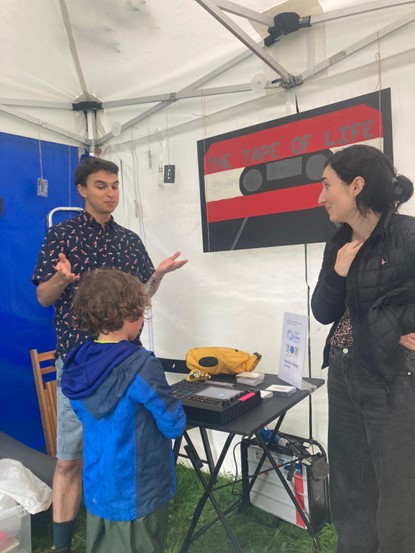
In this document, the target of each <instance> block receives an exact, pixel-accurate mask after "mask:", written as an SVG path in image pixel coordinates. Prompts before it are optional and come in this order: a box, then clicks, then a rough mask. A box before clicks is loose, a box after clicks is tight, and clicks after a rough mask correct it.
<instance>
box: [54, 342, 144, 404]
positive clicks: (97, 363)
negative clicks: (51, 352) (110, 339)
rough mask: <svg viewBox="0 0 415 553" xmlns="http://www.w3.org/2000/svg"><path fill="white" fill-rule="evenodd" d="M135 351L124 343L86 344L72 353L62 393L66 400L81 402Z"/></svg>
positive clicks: (130, 344)
mask: <svg viewBox="0 0 415 553" xmlns="http://www.w3.org/2000/svg"><path fill="white" fill-rule="evenodd" d="M137 349H138V348H137V346H135V345H134V344H132V343H130V342H128V341H127V340H122V341H121V342H117V343H108V344H105V343H99V342H95V341H94V340H92V339H89V340H87V341H86V342H85V343H84V344H82V345H80V346H77V347H76V348H74V349H73V350H71V351H70V353H69V354H68V355H67V357H66V360H65V364H64V366H63V374H62V392H63V393H64V394H65V396H67V397H68V398H69V399H84V398H86V397H88V396H90V395H92V394H93V393H94V392H95V391H96V390H97V389H98V388H99V387H100V385H101V384H102V383H103V382H104V380H105V379H106V378H107V377H108V375H109V374H110V373H111V371H112V369H113V368H114V367H116V366H117V365H119V364H120V363H122V362H123V361H124V360H125V359H126V358H127V357H129V356H130V355H132V354H133V353H134V352H135V351H137Z"/></svg>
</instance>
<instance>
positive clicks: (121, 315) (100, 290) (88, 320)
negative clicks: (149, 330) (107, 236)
mask: <svg viewBox="0 0 415 553" xmlns="http://www.w3.org/2000/svg"><path fill="white" fill-rule="evenodd" d="M148 307H150V296H149V295H148V292H147V289H146V287H145V286H144V284H142V282H141V281H140V280H139V279H138V278H137V277H135V276H133V275H130V274H129V273H124V272H122V271H120V270H118V269H95V270H93V271H89V272H87V273H85V275H83V276H82V277H81V280H80V283H79V288H78V290H77V291H76V293H75V297H74V300H73V323H74V326H75V327H76V328H78V329H79V330H85V331H87V332H89V333H90V334H91V335H92V336H98V334H100V333H101V332H102V333H103V334H107V333H108V332H111V331H114V330H119V329H120V328H121V327H122V325H123V321H125V320H130V321H137V320H138V319H140V317H142V316H143V315H144V311H145V310H146V308H148Z"/></svg>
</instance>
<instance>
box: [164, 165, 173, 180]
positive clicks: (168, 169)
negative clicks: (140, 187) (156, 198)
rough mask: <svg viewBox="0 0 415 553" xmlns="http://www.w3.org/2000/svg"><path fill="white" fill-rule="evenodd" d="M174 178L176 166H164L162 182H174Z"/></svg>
mask: <svg viewBox="0 0 415 553" xmlns="http://www.w3.org/2000/svg"><path fill="white" fill-rule="evenodd" d="M175 176H176V166H175V165H165V166H164V182H174V179H175Z"/></svg>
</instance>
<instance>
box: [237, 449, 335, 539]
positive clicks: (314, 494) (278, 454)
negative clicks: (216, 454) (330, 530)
mask: <svg viewBox="0 0 415 553" xmlns="http://www.w3.org/2000/svg"><path fill="white" fill-rule="evenodd" d="M270 449H271V453H272V456H273V458H274V460H275V462H276V464H277V465H285V466H284V467H281V468H280V470H281V473H282V474H283V475H284V478H285V480H286V482H287V484H288V486H289V487H290V489H291V491H292V493H293V494H294V496H295V498H296V500H297V502H298V503H299V505H300V506H301V507H302V509H303V511H304V513H305V514H306V516H307V518H308V520H309V521H310V524H311V527H312V528H313V530H315V531H318V530H320V529H321V528H322V527H323V526H324V524H325V523H326V522H329V519H330V516H329V500H328V482H327V478H319V479H317V478H315V477H314V476H313V474H312V470H311V464H310V459H311V463H312V461H313V460H312V457H311V458H309V460H304V462H302V461H294V460H295V459H296V456H295V455H294V453H293V452H290V449H289V448H287V447H279V446H272V447H271V448H270ZM246 451H247V463H248V471H249V474H250V475H252V474H253V473H254V472H255V469H256V467H257V466H258V463H259V461H260V459H261V457H262V454H263V451H262V449H261V448H260V447H258V446H256V445H249V446H248V447H247V449H246ZM293 461H294V462H295V465H294V466H295V468H294V467H293V466H292V462H293ZM286 463H288V464H286ZM305 463H308V464H305ZM290 467H291V471H290ZM267 469H270V470H269V471H267V472H263V471H264V470H267ZM293 469H294V470H293ZM261 473H262V474H260V475H259V476H258V477H257V479H256V481H255V483H254V485H253V487H252V490H251V493H250V497H249V499H250V502H251V503H252V505H255V506H256V507H258V508H259V509H262V510H263V511H266V512H268V513H271V514H273V515H275V516H276V517H278V518H280V519H282V520H285V521H287V522H291V523H292V524H295V525H296V526H299V527H301V528H305V527H306V526H305V523H304V521H303V519H302V518H301V515H300V514H299V513H298V511H297V509H296V508H295V505H294V503H293V502H292V500H291V498H290V496H289V495H288V493H287V490H286V489H285V488H284V486H283V484H282V483H281V480H280V479H279V477H278V476H277V474H276V473H275V470H274V469H273V468H272V465H271V463H270V461H269V460H268V459H266V460H265V462H264V464H263V466H262V468H261ZM290 473H291V474H290Z"/></svg>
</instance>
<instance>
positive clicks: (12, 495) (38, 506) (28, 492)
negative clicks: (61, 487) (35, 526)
mask: <svg viewBox="0 0 415 553" xmlns="http://www.w3.org/2000/svg"><path fill="white" fill-rule="evenodd" d="M4 496H5V497H4ZM10 499H11V500H14V501H15V502H17V503H19V504H20V505H22V506H23V507H24V508H25V509H26V511H28V512H29V513H30V514H32V515H34V514H36V513H39V512H40V511H46V510H47V509H49V507H50V505H51V503H52V490H51V488H50V487H49V486H48V485H47V484H45V483H44V482H42V480H40V479H39V478H38V477H37V476H35V475H34V474H33V472H31V471H30V470H29V469H28V468H26V467H25V466H24V465H22V463H20V461H16V460H14V459H0V508H1V509H6V508H10V507H13V506H14V505H16V503H13V505H10Z"/></svg>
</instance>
